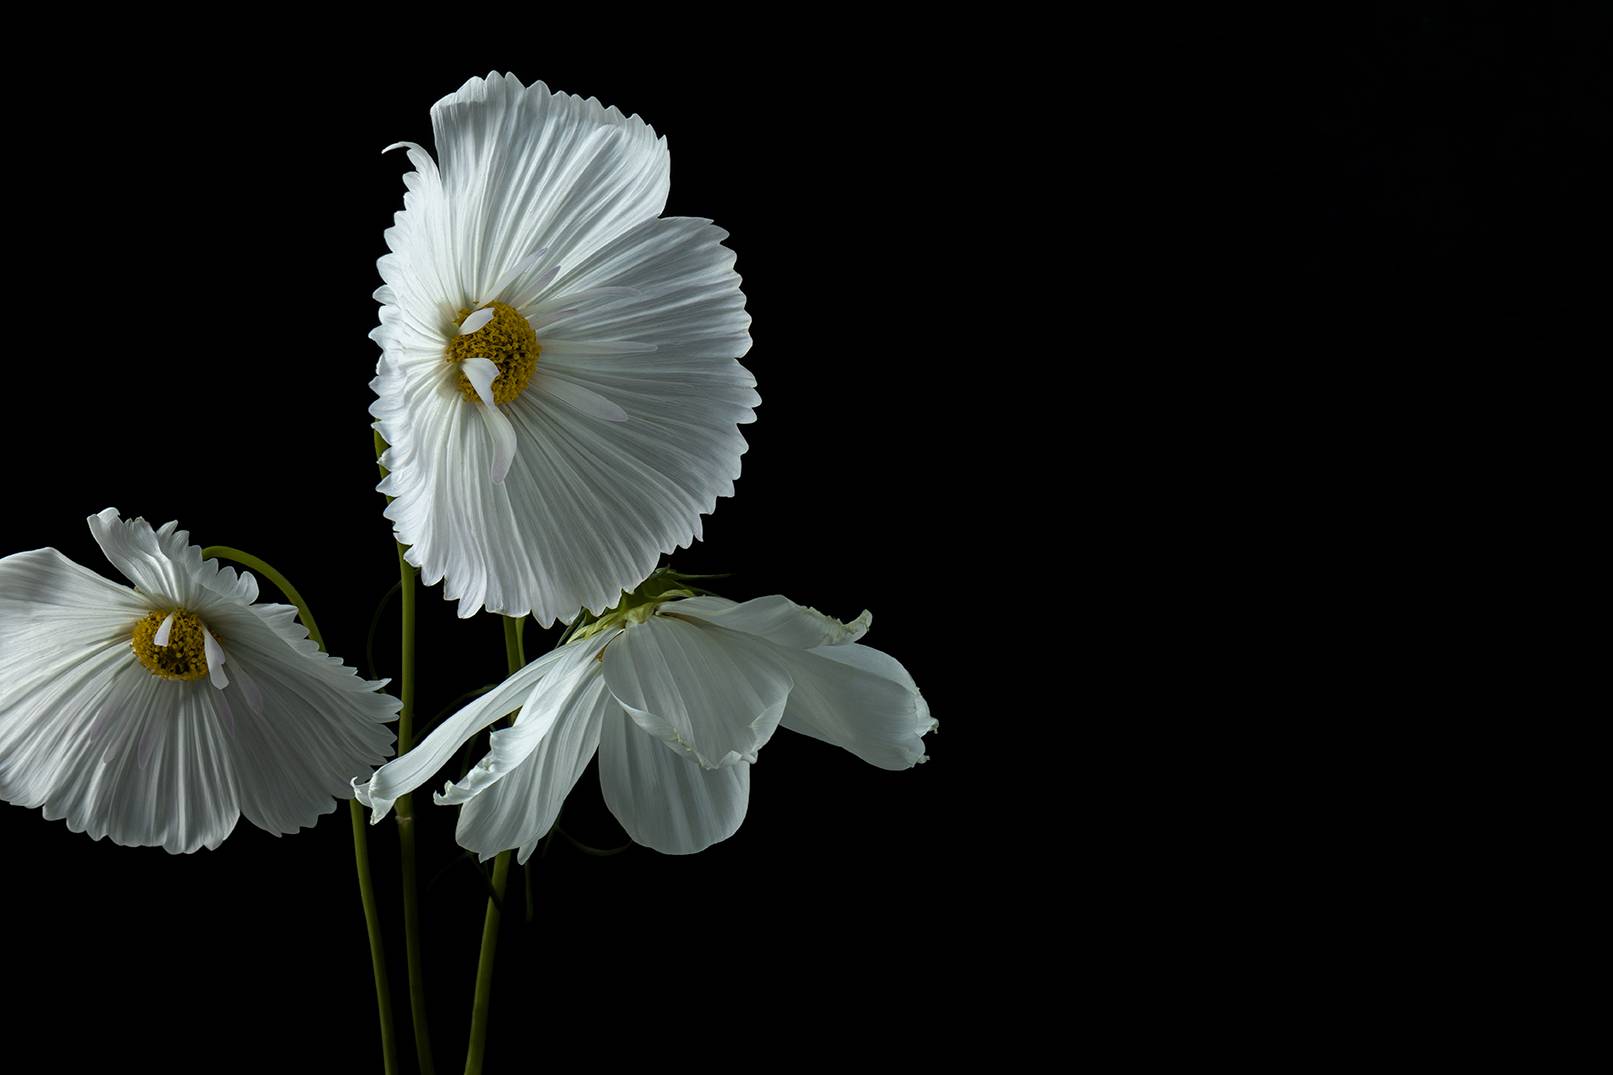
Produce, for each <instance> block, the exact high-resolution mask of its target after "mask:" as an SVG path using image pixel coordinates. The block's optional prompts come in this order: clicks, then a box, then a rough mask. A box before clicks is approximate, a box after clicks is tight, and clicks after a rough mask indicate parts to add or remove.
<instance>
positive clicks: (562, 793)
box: [357, 579, 936, 862]
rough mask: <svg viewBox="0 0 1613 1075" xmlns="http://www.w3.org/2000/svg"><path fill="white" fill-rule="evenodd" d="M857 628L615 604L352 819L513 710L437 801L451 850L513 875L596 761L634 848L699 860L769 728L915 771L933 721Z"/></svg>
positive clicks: (743, 790)
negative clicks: (504, 860)
mask: <svg viewBox="0 0 1613 1075" xmlns="http://www.w3.org/2000/svg"><path fill="white" fill-rule="evenodd" d="M653 581H654V580H653V579H652V582H653ZM646 585H649V584H648V583H647V584H646ZM868 624H869V616H868V613H866V612H865V613H863V615H862V616H860V617H859V618H858V619H857V620H855V621H853V622H852V623H850V624H844V623H841V622H840V621H838V620H835V619H832V618H830V617H828V616H825V615H823V614H822V613H820V612H818V611H816V610H815V609H810V608H804V607H802V606H800V605H797V604H794V603H793V602H791V601H788V600H786V599H785V598H783V597H777V596H774V597H762V598H758V599H756V600H754V601H745V602H742V603H735V602H733V601H728V600H725V599H723V598H718V597H707V596H699V597H687V598H683V599H677V598H676V596H675V595H674V596H673V597H672V598H671V599H667V598H656V599H650V600H642V599H640V600H637V601H635V599H634V598H629V599H628V600H627V601H624V602H623V604H622V605H619V606H618V607H617V608H616V609H614V610H613V611H612V612H611V613H610V614H608V615H606V616H605V617H604V618H603V619H601V620H600V621H599V622H598V623H597V624H594V625H592V627H591V628H590V629H589V630H590V632H592V633H586V634H584V635H582V636H580V637H578V638H577V639H574V640H573V641H571V642H569V643H567V644H566V645H564V646H561V647H559V648H558V649H556V650H554V651H553V652H551V653H549V654H547V655H545V656H544V657H542V658H540V659H539V660H537V661H534V662H533V663H532V664H529V665H527V666H526V667H525V668H523V669H521V670H520V671H518V672H516V673H514V674H513V675H511V676H510V677H509V678H508V679H506V680H505V681H504V683H503V684H501V685H500V686H499V687H497V688H495V689H494V690H493V691H491V692H489V693H488V694H486V695H483V696H482V697H481V698H478V699H477V700H476V701H474V702H472V703H471V704H470V705H468V706H466V707H465V708H464V709H462V710H460V711H459V712H458V713H456V714H455V715H454V716H452V717H450V718H449V719H448V720H447V721H445V722H444V723H443V724H442V725H441V726H439V727H438V728H437V729H436V730H435V731H433V732H432V733H431V734H430V735H429V736H427V737H426V738H425V740H423V741H422V742H421V743H420V744H419V745H418V746H417V747H416V748H415V749H414V750H412V751H410V752H409V753H408V754H405V755H404V756H403V757H401V758H398V759H397V760H395V761H392V762H390V763H388V764H387V765H384V766H382V767H381V768H380V769H378V770H376V772H375V774H374V776H373V777H372V779H371V781H370V782H369V783H368V784H365V785H362V786H358V787H357V791H358V797H359V801H360V802H363V803H365V804H366V805H368V806H371V807H372V808H373V809H374V811H375V814H374V817H373V818H372V820H379V819H380V818H382V817H384V816H385V815H386V813H387V811H388V810H390V809H391V807H392V803H393V801H394V800H396V799H397V797H398V796H399V795H402V794H404V793H406V792H408V791H412V790H414V789H415V788H417V787H419V786H420V785H421V784H423V783H425V782H426V781H427V780H428V779H430V777H431V775H432V774H433V773H435V772H436V771H437V770H438V769H439V768H441V767H442V765H443V764H445V763H446V762H447V761H448V760H449V759H450V758H452V757H453V756H454V754H455V753H456V752H457V751H458V749H459V748H460V746H462V745H463V744H464V743H465V742H467V741H468V740H469V739H471V738H472V737H473V736H474V735H475V734H476V733H477V732H478V731H480V730H481V729H482V728H485V727H487V726H488V725H490V724H492V723H493V722H494V721H495V720H497V719H498V718H499V717H500V716H502V715H503V714H505V713H507V712H509V711H510V710H511V709H513V708H515V707H517V706H519V707H520V714H519V716H518V717H517V718H516V720H515V723H514V724H513V725H511V726H510V727H508V728H504V729H500V730H498V731H495V732H494V733H493V735H492V741H491V749H490V751H489V753H488V754H487V756H486V757H485V758H483V759H482V760H481V761H480V762H479V763H478V764H477V765H476V766H475V767H474V768H472V769H471V771H470V772H469V773H468V774H467V775H466V777H465V778H464V779H463V780H461V781H459V782H458V783H457V784H449V785H448V786H447V787H446V788H445V790H444V791H443V792H441V793H439V794H438V795H437V796H436V801H437V802H438V803H444V804H463V809H462V810H461V812H460V817H459V825H458V833H457V835H458V840H459V843H460V844H461V845H463V846H464V847H467V848H470V849H471V850H474V851H476V852H478V853H479V854H480V855H481V856H482V857H484V858H486V857H489V856H491V855H494V854H496V853H498V852H499V851H502V850H505V849H508V848H519V849H520V856H519V857H520V860H521V861H522V862H525V861H526V859H527V858H528V857H529V856H530V855H531V854H532V852H533V850H534V849H535V848H536V847H537V845H538V843H539V841H541V840H542V839H543V837H544V835H545V834H546V833H548V831H549V828H550V826H552V825H553V824H554V821H555V819H556V817H558V816H559V813H560V807H561V804H562V803H564V801H565V798H566V795H567V794H569V793H570V791H571V788H572V786H573V785H575V784H576V782H577V780H578V778H579V777H580V776H581V775H582V772H583V770H584V769H585V768H587V766H588V760H589V759H590V758H591V757H593V756H594V753H595V752H596V750H597V752H598V754H599V779H600V784H601V786H602V788H603V791H604V795H605V802H606V804H607V805H608V806H609V807H610V810H611V812H612V813H613V814H615V815H616V819H617V820H618V821H619V822H621V824H622V827H623V828H624V829H626V830H627V833H628V835H629V836H631V837H632V838H633V840H635V841H636V842H638V843H640V844H643V845H645V846H646V847H652V848H654V849H655V850H657V851H662V852H666V853H667V854H689V853H692V852H695V851H700V850H703V849H705V848H706V847H709V846H711V845H712V844H714V843H717V842H718V841H720V840H725V839H727V838H728V837H729V836H732V835H733V834H734V832H735V831H736V830H737V829H738V828H739V825H740V822H742V821H743V820H744V819H745V809H746V805H747V803H748V801H749V798H750V769H751V762H753V761H755V760H756V756H757V751H759V750H760V749H761V748H762V746H763V744H765V743H766V742H767V741H768V739H769V738H770V737H771V736H772V734H773V732H774V730H775V729H776V728H778V727H779V726H780V725H782V726H783V727H785V728H789V729H791V730H792V731H797V732H801V733H803V734H806V735H810V736H813V737H814V738H817V739H822V740H824V741H825V742H829V743H833V744H835V745H837V746H841V747H844V748H845V749H847V750H849V751H851V752H852V753H853V754H856V755H857V756H858V757H859V758H862V759H863V760H864V761H866V762H869V763H870V764H873V765H877V766H879V767H880V768H883V769H906V768H909V767H911V766H913V765H915V764H917V763H919V762H922V761H923V760H924V742H923V737H924V736H925V735H926V734H927V733H928V732H930V731H931V730H933V729H934V728H935V727H936V721H935V720H933V719H932V718H931V717H930V709H929V706H928V705H927V704H926V703H925V701H924V698H923V696H922V695H921V694H920V693H919V690H918V687H917V686H916V685H915V684H914V682H913V678H912V677H911V676H910V675H908V673H907V670H906V669H904V668H903V667H902V665H901V664H900V663H899V662H898V661H896V659H895V658H893V657H890V656H888V655H887V654H884V653H881V652H880V651H879V650H876V649H870V648H869V647H867V646H863V645H860V644H858V642H857V640H858V639H859V638H861V637H862V634H863V632H864V631H866V630H867V628H868Z"/></svg>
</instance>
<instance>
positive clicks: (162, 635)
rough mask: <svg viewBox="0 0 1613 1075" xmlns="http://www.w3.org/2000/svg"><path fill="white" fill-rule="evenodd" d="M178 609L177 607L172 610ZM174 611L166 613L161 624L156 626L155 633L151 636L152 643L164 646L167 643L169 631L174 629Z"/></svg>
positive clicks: (176, 610)
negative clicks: (166, 615) (166, 616)
mask: <svg viewBox="0 0 1613 1075" xmlns="http://www.w3.org/2000/svg"><path fill="white" fill-rule="evenodd" d="M178 611H179V610H178V609H177V608H176V609H174V612H178ZM174 612H170V613H168V618H167V619H165V620H163V621H162V626H160V627H158V628H157V633H156V634H154V635H152V636H151V642H152V645H156V646H166V645H167V644H168V635H169V632H171V631H172V630H173V629H174Z"/></svg>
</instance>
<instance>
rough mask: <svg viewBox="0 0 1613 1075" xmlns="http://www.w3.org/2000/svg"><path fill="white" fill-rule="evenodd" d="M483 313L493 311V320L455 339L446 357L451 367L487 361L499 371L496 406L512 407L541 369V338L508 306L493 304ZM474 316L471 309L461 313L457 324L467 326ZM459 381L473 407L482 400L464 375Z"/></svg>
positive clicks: (459, 376)
mask: <svg viewBox="0 0 1613 1075" xmlns="http://www.w3.org/2000/svg"><path fill="white" fill-rule="evenodd" d="M482 309H484V310H492V311H493V317H492V319H491V320H489V321H488V322H487V324H485V325H483V326H482V327H481V328H479V329H477V330H476V331H475V332H471V333H467V334H465V335H462V336H455V337H454V338H453V339H452V340H450V341H449V342H448V349H447V351H446V352H444V353H445V355H446V356H447V359H448V362H449V364H451V365H455V366H457V365H459V364H460V363H461V362H464V361H465V360H466V359H467V358H485V359H487V360H489V361H490V362H492V363H493V365H495V366H497V367H498V377H497V379H496V380H494V381H493V402H494V403H498V404H504V403H509V402H510V401H512V400H514V399H515V397H516V396H519V395H520V394H521V393H522V392H523V391H525V390H526V386H527V382H529V381H531V380H532V371H533V370H535V369H537V368H538V334H537V332H536V331H535V330H534V329H533V328H532V325H531V323H530V322H529V321H527V319H526V318H524V317H522V316H521V315H520V314H518V313H516V311H515V307H513V306H510V305H509V304H508V303H503V302H490V303H488V304H487V305H486V306H484V307H482ZM471 313H472V311H471V310H469V309H465V310H461V311H459V314H458V316H456V317H455V318H454V324H455V325H462V324H464V323H465V318H467V317H469V316H470V315H471ZM456 379H457V380H458V382H459V394H460V395H462V396H464V397H465V398H466V399H468V400H470V401H471V402H472V403H474V402H476V401H477V400H479V399H480V398H481V397H480V396H478V395H477V394H476V386H475V385H473V384H471V383H470V379H469V378H468V377H466V376H465V374H464V372H463V371H461V372H460V373H458V374H457V375H456Z"/></svg>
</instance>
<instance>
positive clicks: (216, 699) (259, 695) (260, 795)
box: [209, 604, 402, 834]
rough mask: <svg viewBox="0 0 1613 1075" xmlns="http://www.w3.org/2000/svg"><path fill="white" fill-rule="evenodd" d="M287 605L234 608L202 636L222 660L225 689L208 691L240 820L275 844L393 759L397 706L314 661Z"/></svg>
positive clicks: (321, 656)
mask: <svg viewBox="0 0 1613 1075" xmlns="http://www.w3.org/2000/svg"><path fill="white" fill-rule="evenodd" d="M296 614H297V610H296V609H294V608H292V607H291V606H290V605H274V604H269V605H252V606H250V607H241V606H236V607H234V608H231V609H229V610H227V611H219V612H215V613H214V614H213V616H212V617H211V619H210V626H211V627H212V629H214V630H216V631H217V632H218V636H219V641H220V643H221V645H222V646H223V648H224V649H225V651H226V652H227V654H228V658H227V659H228V665H227V667H228V668H229V669H230V670H231V675H230V677H229V682H228V685H227V686H225V687H223V688H209V689H210V690H212V691H213V696H212V703H213V705H214V706H215V707H216V708H217V710H218V712H219V716H220V719H221V720H222V721H223V722H224V724H225V725H226V726H227V728H228V729H229V732H230V736H229V744H230V749H231V752H232V754H233V756H234V758H235V772H236V777H237V780H238V782H239V785H240V801H241V812H242V813H244V814H245V815H246V817H247V820H249V821H251V822H252V823H253V824H254V825H256V826H258V827H259V828H261V829H265V830H267V831H269V832H272V833H276V834H281V833H291V832H296V831H297V830H298V829H301V828H306V827H308V826H310V825H313V824H314V823H315V822H317V821H318V820H319V818H320V817H321V816H322V815H324V814H328V813H330V812H331V811H332V810H334V809H335V808H336V803H337V801H338V800H340V799H346V798H348V797H350V796H351V795H352V786H351V782H352V780H353V779H354V778H356V777H364V776H367V775H368V774H369V773H370V771H371V770H372V769H374V768H375V766H377V765H379V764H380V763H381V762H382V761H383V760H384V759H385V758H386V756H387V755H388V754H389V753H391V747H392V741H393V734H392V730H391V729H390V728H388V727H387V726H386V725H387V722H389V721H392V720H395V719H397V715H398V709H399V708H400V706H401V705H402V703H401V702H400V701H399V700H398V699H397V698H395V697H393V696H392V695H389V694H383V693H381V691H380V688H381V687H382V686H384V685H385V681H377V680H366V679H363V678H361V677H360V676H359V674H358V672H357V670H356V669H353V668H350V667H348V666H347V665H345V664H343V663H342V661H341V659H340V658H338V657H334V656H331V655H330V654H327V653H322V652H320V650H319V647H318V646H317V645H315V644H314V642H313V641H312V640H311V639H310V638H309V637H308V629H307V628H306V627H304V626H303V625H302V624H301V623H299V622H298V621H297V618H296Z"/></svg>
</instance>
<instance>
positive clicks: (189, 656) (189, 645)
mask: <svg viewBox="0 0 1613 1075" xmlns="http://www.w3.org/2000/svg"><path fill="white" fill-rule="evenodd" d="M168 616H169V613H167V612H152V613H149V614H147V616H146V617H145V619H143V620H141V621H140V622H139V623H137V624H135V625H134V637H133V638H132V639H131V640H130V644H131V645H132V646H133V647H134V655H135V656H136V657H138V658H140V663H141V664H143V665H145V666H146V671H148V672H150V673H151V674H152V675H154V676H156V677H158V678H159V679H201V678H202V677H203V676H205V675H207V643H206V641H205V640H204V638H203V637H202V621H201V620H199V619H197V618H196V617H195V616H193V615H191V614H190V613H189V612H186V611H185V610H184V609H182V608H176V609H174V611H173V617H174V622H173V623H172V624H171V625H170V626H169V628H168V644H167V645H166V646H159V645H157V643H156V634H157V631H158V629H159V628H161V627H162V622H163V621H164V620H166V619H167V618H168Z"/></svg>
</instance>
